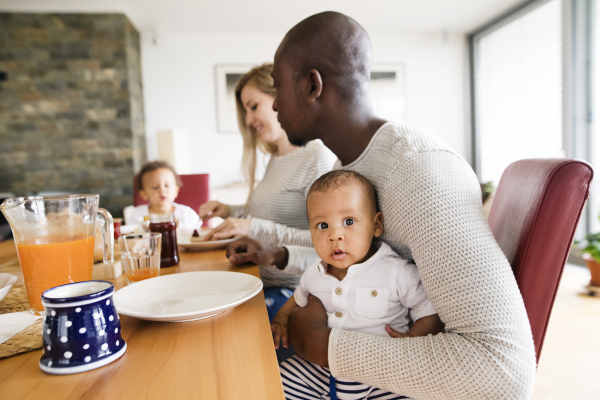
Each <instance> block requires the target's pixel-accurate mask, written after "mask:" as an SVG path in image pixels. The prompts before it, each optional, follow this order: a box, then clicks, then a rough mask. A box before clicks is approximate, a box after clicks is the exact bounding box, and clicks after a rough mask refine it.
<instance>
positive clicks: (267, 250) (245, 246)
mask: <svg viewBox="0 0 600 400" xmlns="http://www.w3.org/2000/svg"><path fill="white" fill-rule="evenodd" d="M225 255H226V256H227V258H228V259H229V262H230V263H232V264H258V265H273V266H275V267H277V268H279V269H284V268H285V267H286V266H287V264H288V251H287V249H286V248H285V247H277V246H269V245H266V244H263V243H261V242H259V241H257V240H254V239H250V238H248V237H244V238H241V239H239V240H236V241H235V242H233V243H231V244H230V245H229V246H227V252H226V253H225Z"/></svg>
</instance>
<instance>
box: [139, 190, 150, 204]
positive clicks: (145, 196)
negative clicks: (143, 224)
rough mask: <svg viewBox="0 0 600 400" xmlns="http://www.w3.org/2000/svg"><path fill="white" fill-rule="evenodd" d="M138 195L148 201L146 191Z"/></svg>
mask: <svg viewBox="0 0 600 400" xmlns="http://www.w3.org/2000/svg"><path fill="white" fill-rule="evenodd" d="M138 193H139V194H140V197H141V198H142V199H144V200H146V201H147V200H148V198H149V197H148V193H146V191H145V190H144V189H140V190H138Z"/></svg>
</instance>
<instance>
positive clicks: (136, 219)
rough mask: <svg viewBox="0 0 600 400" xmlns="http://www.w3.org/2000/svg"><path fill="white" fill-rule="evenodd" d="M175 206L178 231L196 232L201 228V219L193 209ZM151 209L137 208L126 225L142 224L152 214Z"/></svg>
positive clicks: (147, 207) (145, 205)
mask: <svg viewBox="0 0 600 400" xmlns="http://www.w3.org/2000/svg"><path fill="white" fill-rule="evenodd" d="M173 206H174V207H175V211H174V212H173V214H174V215H175V219H176V220H177V221H179V224H178V225H177V229H186V230H194V229H197V228H198V227H199V226H200V217H199V216H198V214H197V213H196V211H194V210H192V209H191V207H188V206H185V205H183V204H177V203H173ZM149 208H150V206H149V205H148V204H143V205H141V206H137V207H136V208H134V209H133V212H132V213H131V216H130V217H129V219H128V220H127V221H125V223H126V224H128V225H129V224H138V223H140V222H142V221H143V220H144V217H146V216H148V215H149V214H150V211H149V210H148V209H149Z"/></svg>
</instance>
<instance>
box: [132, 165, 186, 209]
mask: <svg viewBox="0 0 600 400" xmlns="http://www.w3.org/2000/svg"><path fill="white" fill-rule="evenodd" d="M142 184H143V189H141V190H140V196H141V197H142V199H144V200H148V201H149V202H150V205H151V206H153V207H156V208H163V207H171V206H172V205H173V201H174V200H175V198H176V197H177V194H178V193H179V186H177V181H176V180H175V175H173V171H171V170H170V169H167V168H159V169H156V170H154V171H152V172H147V173H145V174H144V176H142Z"/></svg>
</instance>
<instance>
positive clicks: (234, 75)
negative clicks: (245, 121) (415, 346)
mask: <svg viewBox="0 0 600 400" xmlns="http://www.w3.org/2000/svg"><path fill="white" fill-rule="evenodd" d="M252 67H253V65H250V64H249V65H242V64H238V65H217V66H216V67H215V80H216V89H217V129H218V130H219V132H222V133H229V132H239V129H238V123H237V111H236V106H235V85H236V84H237V81H238V80H239V79H240V77H241V76H242V75H244V74H245V73H246V72H248V71H250V69H252Z"/></svg>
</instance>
